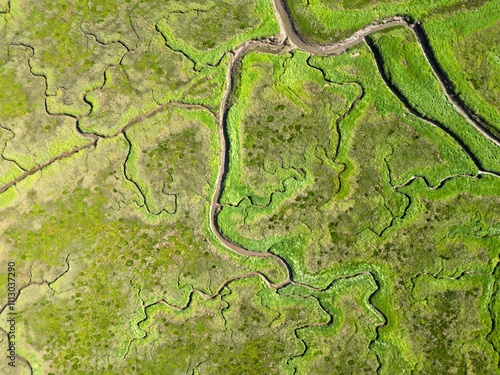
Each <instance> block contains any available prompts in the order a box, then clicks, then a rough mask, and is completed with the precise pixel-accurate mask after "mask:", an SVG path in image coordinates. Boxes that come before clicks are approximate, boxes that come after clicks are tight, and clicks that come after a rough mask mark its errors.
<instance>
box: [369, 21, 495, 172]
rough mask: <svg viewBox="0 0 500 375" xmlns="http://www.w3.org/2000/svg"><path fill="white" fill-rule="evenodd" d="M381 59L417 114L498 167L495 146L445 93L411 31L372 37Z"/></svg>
mask: <svg viewBox="0 0 500 375" xmlns="http://www.w3.org/2000/svg"><path fill="white" fill-rule="evenodd" d="M371 38H372V39H373V40H374V45H375V47H374V48H376V49H377V50H378V51H376V53H377V52H379V53H380V54H381V57H379V58H381V59H383V66H384V74H385V75H386V76H387V77H388V79H389V81H390V82H391V83H392V84H393V85H395V86H396V88H397V90H398V91H399V92H400V93H401V94H403V96H404V97H405V98H406V99H407V100H408V102H409V104H410V105H411V106H412V107H413V108H414V109H415V110H416V111H417V112H418V113H420V114H422V115H424V116H425V117H427V118H430V119H433V120H436V121H438V122H439V123H440V124H441V125H442V126H443V127H445V128H446V129H448V130H449V131H450V132H451V133H452V134H454V135H456V136H457V137H458V138H459V139H460V140H461V141H462V142H463V144H464V146H465V147H466V148H468V149H469V150H470V152H471V153H472V154H473V155H474V156H475V157H476V158H477V159H478V161H479V163H480V166H481V167H482V168H485V169H486V170H491V171H495V172H498V171H500V159H499V156H498V146H496V145H495V144H494V143H493V142H492V141H490V140H488V139H487V138H485V136H484V135H483V134H481V133H480V132H479V131H477V130H476V129H475V128H474V127H473V125H471V124H469V123H468V122H467V121H466V120H465V118H464V117H463V116H462V115H461V114H460V113H459V112H458V111H457V110H456V109H455V108H454V107H453V105H452V104H451V103H450V102H449V101H448V100H447V99H446V97H445V96H444V92H443V88H442V87H441V86H440V84H439V81H438V80H437V78H436V77H435V76H434V73H433V72H432V70H431V67H430V66H429V64H428V62H427V60H426V59H425V56H424V54H423V52H422V50H421V48H420V46H419V44H418V42H417V40H416V37H415V36H414V34H413V33H412V32H411V31H410V30H409V29H407V28H403V27H400V28H395V29H391V30H389V31H384V32H380V33H377V34H374V36H372V37H371Z"/></svg>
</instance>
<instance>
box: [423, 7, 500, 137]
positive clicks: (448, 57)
mask: <svg viewBox="0 0 500 375" xmlns="http://www.w3.org/2000/svg"><path fill="white" fill-rule="evenodd" d="M499 17H500V3H499V2H498V1H491V2H489V3H488V4H486V5H485V6H483V7H481V8H479V9H478V11H476V12H469V13H464V14H457V15H455V16H453V17H451V18H449V19H447V20H446V21H444V22H429V23H427V24H425V31H426V33H427V35H428V37H429V39H430V42H431V44H432V47H433V50H434V52H435V54H436V57H437V59H438V60H439V63H440V64H441V66H442V67H443V69H444V71H445V72H446V74H447V75H448V77H449V80H450V81H451V82H452V83H453V87H454V90H455V92H456V93H457V94H458V95H459V96H460V98H461V99H462V100H463V101H464V102H465V103H466V104H467V105H468V106H469V107H470V108H471V109H472V110H473V111H474V113H477V114H478V115H479V116H481V117H482V118H483V119H484V120H485V121H486V122H487V123H488V124H489V125H491V126H493V127H494V128H496V130H497V131H500V110H499V109H498V103H499V102H500V87H499V86H498V82H499V81H500V49H499V43H498V40H499V37H500V31H499V30H500V24H499V22H500V18H499ZM497 134H498V133H497Z"/></svg>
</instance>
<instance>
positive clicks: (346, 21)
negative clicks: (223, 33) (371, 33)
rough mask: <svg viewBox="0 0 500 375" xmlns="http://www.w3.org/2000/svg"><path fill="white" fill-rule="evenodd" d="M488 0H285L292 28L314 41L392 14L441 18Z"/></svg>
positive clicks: (346, 32) (344, 34) (331, 39)
mask: <svg viewBox="0 0 500 375" xmlns="http://www.w3.org/2000/svg"><path fill="white" fill-rule="evenodd" d="M486 2H487V0H472V1H468V0H467V1H466V0H437V1H433V2H422V1H419V0H403V1H401V0H398V1H388V0H377V1H371V0H370V1H368V0H355V1H350V0H344V1H329V0H309V1H303V0H287V1H286V3H287V4H288V7H289V8H290V11H291V14H292V16H293V19H294V24H295V27H296V28H297V30H298V32H299V34H301V36H302V37H303V38H304V39H306V40H308V41H311V42H314V43H332V42H336V41H339V40H342V39H344V38H347V37H349V36H350V35H352V34H354V33H355V32H356V31H358V30H360V29H362V28H363V27H365V26H367V25H370V24H372V23H374V22H376V21H380V20H383V19H385V18H388V17H391V16H399V15H403V16H408V17H411V18H412V19H414V20H427V19H430V18H434V19H439V20H441V19H442V18H443V17H448V16H449V15H450V14H454V13H461V12H466V11H469V10H472V9H476V8H477V7H479V6H481V5H482V4H484V3H486Z"/></svg>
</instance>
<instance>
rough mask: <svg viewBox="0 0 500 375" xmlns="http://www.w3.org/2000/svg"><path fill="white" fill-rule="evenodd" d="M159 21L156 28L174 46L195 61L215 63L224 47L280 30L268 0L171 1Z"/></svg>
mask: <svg viewBox="0 0 500 375" xmlns="http://www.w3.org/2000/svg"><path fill="white" fill-rule="evenodd" d="M170 7H171V11H170V12H169V14H168V15H167V16H166V17H165V18H163V19H162V20H161V21H160V22H158V25H157V27H158V30H159V31H161V33H162V34H163V35H164V37H165V39H166V42H167V44H168V45H169V46H171V47H172V48H173V49H174V50H181V51H182V52H183V53H185V54H187V55H189V56H190V58H192V59H193V60H194V61H196V63H197V64H199V65H200V66H201V65H204V64H215V63H216V62H217V60H219V59H220V57H221V56H222V55H223V54H224V53H225V52H227V51H229V50H231V49H233V48H234V47H236V46H237V45H239V44H241V43H242V42H243V41H245V40H248V39H258V38H261V37H266V36H271V35H274V34H277V33H278V32H279V28H278V23H277V22H276V18H275V17H274V11H273V7H272V4H271V2H270V1H267V0H257V1H253V0H241V1H238V2H234V1H228V0H223V1H208V2H206V1H203V2H197V1H189V2H185V1H174V2H171V3H170Z"/></svg>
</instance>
